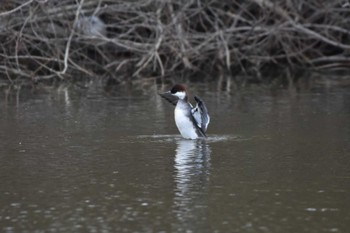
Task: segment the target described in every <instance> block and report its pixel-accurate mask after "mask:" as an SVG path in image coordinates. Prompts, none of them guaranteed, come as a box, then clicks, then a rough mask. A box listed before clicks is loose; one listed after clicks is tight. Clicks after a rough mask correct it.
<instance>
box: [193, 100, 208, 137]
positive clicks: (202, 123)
mask: <svg viewBox="0 0 350 233" xmlns="http://www.w3.org/2000/svg"><path fill="white" fill-rule="evenodd" d="M194 99H195V100H196V102H197V104H196V106H195V107H194V108H193V109H192V115H193V117H194V119H195V120H196V122H197V125H198V127H199V128H201V129H202V130H203V132H206V131H207V128H208V125H209V122H210V117H209V113H208V109H207V107H206V106H205V104H204V102H203V101H202V100H201V99H200V98H198V97H197V96H195V97H194Z"/></svg>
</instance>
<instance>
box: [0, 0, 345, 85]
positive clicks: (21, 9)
mask: <svg viewBox="0 0 350 233" xmlns="http://www.w3.org/2000/svg"><path fill="white" fill-rule="evenodd" d="M349 25H350V4H349V3H348V1H347V0H334V1H319V0H310V1H304V0H287V1H285V0H276V1H272V0H248V1H228V0H204V1H200V0H186V1H185V0H177V1H175V0H174V1H171V0H165V1H162V0H158V1H157V0H139V1H136V0H133V1H118V0H27V1H23V0H2V4H1V5H0V40H1V47H0V74H1V76H2V77H3V78H5V79H8V80H10V81H11V82H13V81H14V80H18V79H28V80H33V81H40V80H47V79H49V80H50V79H57V78H59V79H74V78H77V77H78V78H80V77H82V78H84V77H91V78H95V77H101V76H103V77H112V78H113V79H114V80H116V81H117V82H124V81H130V80H136V79H140V78H147V77H157V78H165V77H168V76H172V75H175V74H176V75H181V74H185V73H186V72H187V73H195V74H198V75H199V76H200V75H203V74H204V75H205V74H216V73H217V72H221V73H222V72H224V73H227V74H230V75H235V74H237V73H240V72H243V73H249V72H255V73H257V74H259V73H260V72H261V71H264V70H265V71H267V72H271V70H274V68H275V67H288V68H290V69H293V68H311V69H315V70H319V69H331V68H339V67H341V68H345V69H348V68H349V67H350V57H349V54H350V53H349V51H350V31H349V29H350V26H349Z"/></svg>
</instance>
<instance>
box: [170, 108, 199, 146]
mask: <svg viewBox="0 0 350 233" xmlns="http://www.w3.org/2000/svg"><path fill="white" fill-rule="evenodd" d="M175 123H176V126H177V128H178V129H179V131H180V133H181V135H182V137H184V138H187V139H196V138H198V135H197V133H196V129H195V127H194V125H193V122H192V121H191V119H190V118H189V117H188V115H186V111H184V109H183V108H181V106H179V105H177V106H176V108H175Z"/></svg>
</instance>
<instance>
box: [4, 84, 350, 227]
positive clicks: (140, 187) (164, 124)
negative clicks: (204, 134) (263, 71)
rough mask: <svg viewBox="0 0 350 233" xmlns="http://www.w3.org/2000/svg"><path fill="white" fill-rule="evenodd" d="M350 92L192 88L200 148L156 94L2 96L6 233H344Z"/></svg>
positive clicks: (348, 210) (348, 208)
mask: <svg viewBox="0 0 350 233" xmlns="http://www.w3.org/2000/svg"><path fill="white" fill-rule="evenodd" d="M349 90H350V89H347V88H339V87H335V88H327V89H324V88H317V89H311V90H309V91H305V92H300V93H296V94H295V93H294V94H292V95H291V94H290V93H289V92H287V91H284V90H280V91H277V92H274V93H271V92H270V91H269V90H263V89H258V90H255V89H254V90H251V89H248V90H240V91H238V92H234V93H226V92H218V91H216V88H213V87H211V86H198V87H197V89H194V90H192V91H193V92H195V93H196V94H199V95H200V96H201V97H202V99H203V100H205V102H206V104H207V107H208V109H209V111H210V114H211V123H210V125H209V128H208V139H207V140H197V141H190V140H184V139H182V138H181V137H180V136H179V134H178V132H177V129H176V127H175V124H174V121H173V106H171V105H170V104H169V103H168V102H166V101H164V100H163V99H161V98H159V96H157V94H156V93H157V92H158V91H160V90H159V88H157V87H152V88H150V89H147V91H145V90H135V91H127V90H116V91H115V92H112V93H109V92H104V91H103V90H102V89H92V90H91V89H87V90H86V89H79V88H73V87H65V88H61V89H57V90H56V89H53V90H50V91H45V92H44V93H41V92H39V91H36V92H35V93H33V91H32V90H27V91H23V90H22V91H21V93H19V95H18V96H17V97H16V94H10V95H9V96H7V97H6V98H3V99H0V104H1V105H0V111H1V115H0V129H1V130H0V139H1V140H0V177H1V188H0V231H1V232H186V231H187V232H347V231H348V229H349V228H350V107H349V106H350V94H349V93H350V92H349ZM37 92H38V93H37Z"/></svg>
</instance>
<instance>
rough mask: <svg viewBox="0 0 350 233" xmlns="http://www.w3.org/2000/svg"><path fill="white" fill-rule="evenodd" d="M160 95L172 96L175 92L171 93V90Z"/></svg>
mask: <svg viewBox="0 0 350 233" xmlns="http://www.w3.org/2000/svg"><path fill="white" fill-rule="evenodd" d="M159 95H160V96H163V97H167V96H172V95H173V94H171V92H170V91H167V92H164V93H160V94H159Z"/></svg>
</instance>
